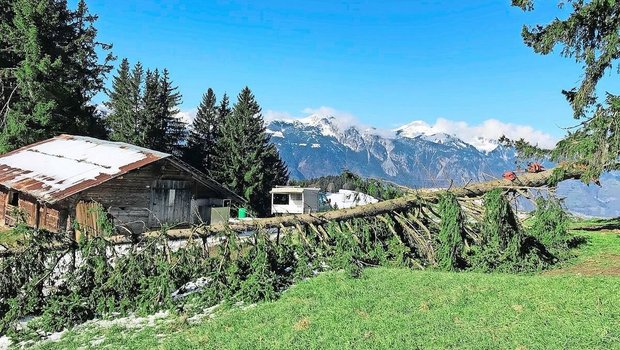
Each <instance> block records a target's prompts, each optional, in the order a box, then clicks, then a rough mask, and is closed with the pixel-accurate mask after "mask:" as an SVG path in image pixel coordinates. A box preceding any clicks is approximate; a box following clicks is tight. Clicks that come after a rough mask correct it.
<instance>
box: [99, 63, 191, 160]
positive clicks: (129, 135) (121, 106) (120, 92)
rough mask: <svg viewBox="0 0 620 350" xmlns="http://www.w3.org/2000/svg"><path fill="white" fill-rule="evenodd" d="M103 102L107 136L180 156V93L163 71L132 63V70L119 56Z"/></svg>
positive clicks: (183, 132)
mask: <svg viewBox="0 0 620 350" xmlns="http://www.w3.org/2000/svg"><path fill="white" fill-rule="evenodd" d="M108 96H109V98H110V99H109V101H108V102H106V106H108V107H109V108H110V110H111V113H110V115H109V116H108V118H107V123H108V128H109V130H110V137H111V138H112V140H114V141H122V142H127V143H131V144H134V145H137V146H141V147H146V148H151V149H154V150H158V151H162V152H167V153H171V154H173V155H175V156H181V155H182V152H183V144H184V142H185V135H186V131H185V124H184V123H183V122H182V121H181V120H180V119H178V118H177V114H178V113H179V110H178V108H177V107H178V105H179V104H180V102H181V95H180V94H179V92H178V91H177V87H174V86H173V84H172V82H171V81H170V74H169V73H168V70H165V69H164V71H163V72H162V73H161V74H160V73H159V70H157V69H155V70H153V71H151V70H147V71H146V73H145V72H144V68H142V64H140V62H138V63H136V65H135V66H134V67H133V69H131V71H130V68H129V63H128V62H127V60H126V59H123V61H122V62H121V65H120V67H119V69H118V72H117V75H116V76H115V77H114V81H113V85H112V90H111V91H109V92H108Z"/></svg>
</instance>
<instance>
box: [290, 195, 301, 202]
mask: <svg viewBox="0 0 620 350" xmlns="http://www.w3.org/2000/svg"><path fill="white" fill-rule="evenodd" d="M291 201H295V202H301V193H291Z"/></svg>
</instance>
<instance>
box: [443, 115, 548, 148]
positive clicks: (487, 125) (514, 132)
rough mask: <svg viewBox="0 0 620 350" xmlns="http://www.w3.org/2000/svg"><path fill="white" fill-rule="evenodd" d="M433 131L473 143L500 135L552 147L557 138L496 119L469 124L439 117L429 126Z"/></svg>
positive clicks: (493, 138) (529, 127)
mask: <svg viewBox="0 0 620 350" xmlns="http://www.w3.org/2000/svg"><path fill="white" fill-rule="evenodd" d="M431 128H432V130H433V131H435V132H443V133H446V134H450V135H456V136H457V137H458V138H460V139H461V140H463V141H465V142H467V143H470V144H473V145H475V144H476V142H480V138H481V137H482V138H485V139H490V140H497V139H499V138H500V137H501V136H502V135H505V136H506V137H508V138H509V139H514V140H517V139H520V138H523V139H525V140H526V141H529V142H530V143H532V144H534V145H538V146H540V147H544V148H553V147H554V146H555V144H556V143H557V141H558V139H556V138H555V137H553V136H551V135H550V134H548V133H545V132H543V131H540V130H536V129H534V128H533V127H531V126H529V125H520V124H513V123H504V122H502V121H500V120H497V119H487V120H485V121H483V122H482V123H480V124H474V125H469V124H468V123H467V122H463V121H454V120H448V119H444V118H439V119H437V121H435V124H434V125H432V126H431Z"/></svg>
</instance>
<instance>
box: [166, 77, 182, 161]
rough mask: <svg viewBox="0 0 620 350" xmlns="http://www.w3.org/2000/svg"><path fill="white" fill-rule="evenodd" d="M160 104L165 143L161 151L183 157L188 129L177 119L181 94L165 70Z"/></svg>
mask: <svg viewBox="0 0 620 350" xmlns="http://www.w3.org/2000/svg"><path fill="white" fill-rule="evenodd" d="M159 103H160V112H159V120H161V124H160V125H161V127H162V131H163V136H164V137H163V140H164V142H165V143H164V145H163V147H162V148H161V149H162V150H163V151H164V152H168V153H171V154H173V155H175V156H177V157H181V156H182V155H183V148H184V143H185V140H186V138H187V131H186V130H187V128H186V126H185V123H184V122H183V121H182V120H181V119H179V118H178V117H177V115H178V114H179V108H178V106H179V105H180V104H181V94H180V93H179V91H178V87H176V86H173V84H172V81H171V80H170V73H169V72H168V70H167V69H164V71H163V73H162V76H161V79H160V83H159Z"/></svg>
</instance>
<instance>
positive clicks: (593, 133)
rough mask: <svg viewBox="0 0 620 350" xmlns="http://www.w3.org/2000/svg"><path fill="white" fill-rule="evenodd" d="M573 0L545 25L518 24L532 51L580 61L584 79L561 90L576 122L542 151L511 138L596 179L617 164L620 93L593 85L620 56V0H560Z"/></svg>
mask: <svg viewBox="0 0 620 350" xmlns="http://www.w3.org/2000/svg"><path fill="white" fill-rule="evenodd" d="M535 2H536V1H534V0H512V5H513V6H518V7H520V8H522V9H523V10H525V11H532V10H534V4H535ZM566 3H571V7H572V12H571V13H569V14H568V16H567V17H566V18H565V19H560V18H558V17H556V18H555V19H553V20H552V21H551V22H549V23H548V24H546V25H536V26H532V27H528V26H524V27H523V29H522V32H521V34H522V36H523V41H524V42H525V44H526V45H527V46H529V47H531V48H532V49H533V50H534V52H536V53H539V54H542V55H547V54H550V53H552V52H553V50H554V49H555V48H556V47H559V48H560V49H561V51H560V54H561V55H562V56H564V57H569V58H571V59H574V60H575V61H576V62H578V63H581V64H582V65H583V79H582V80H581V82H580V83H579V84H578V86H576V87H572V88H570V89H567V90H563V91H562V93H563V94H564V96H565V97H566V99H567V101H568V102H569V103H570V105H571V107H572V109H573V117H574V118H575V119H578V120H580V122H579V124H578V125H576V126H575V127H573V128H569V133H568V135H567V136H566V137H565V138H564V139H563V140H561V141H560V142H559V143H558V144H557V146H556V148H555V149H553V150H552V151H549V150H546V151H547V152H540V151H541V150H537V149H536V148H535V147H531V145H529V144H527V143H526V142H524V141H522V140H519V141H517V142H513V144H514V145H516V146H517V148H518V149H520V151H522V153H524V154H527V153H534V152H539V153H548V154H550V155H551V159H552V160H555V161H565V160H569V161H575V162H578V163H580V165H581V166H583V167H584V168H585V169H586V171H585V173H584V175H583V176H582V177H581V180H582V181H585V182H588V181H593V180H594V181H596V180H597V179H598V177H599V176H600V175H601V173H602V172H604V171H611V170H620V162H619V157H620V118H618V114H619V113H620V95H614V94H611V93H607V94H606V96H605V99H604V100H601V99H598V98H597V96H596V87H597V85H598V83H599V81H600V80H601V79H602V78H603V76H604V75H605V73H606V72H608V71H610V70H611V69H612V67H614V66H616V65H617V64H618V59H620V5H619V4H618V3H617V2H616V1H583V0H578V1H577V0H575V1H564V0H562V1H559V2H558V5H559V6H560V7H562V6H563V5H565V4H566Z"/></svg>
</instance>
